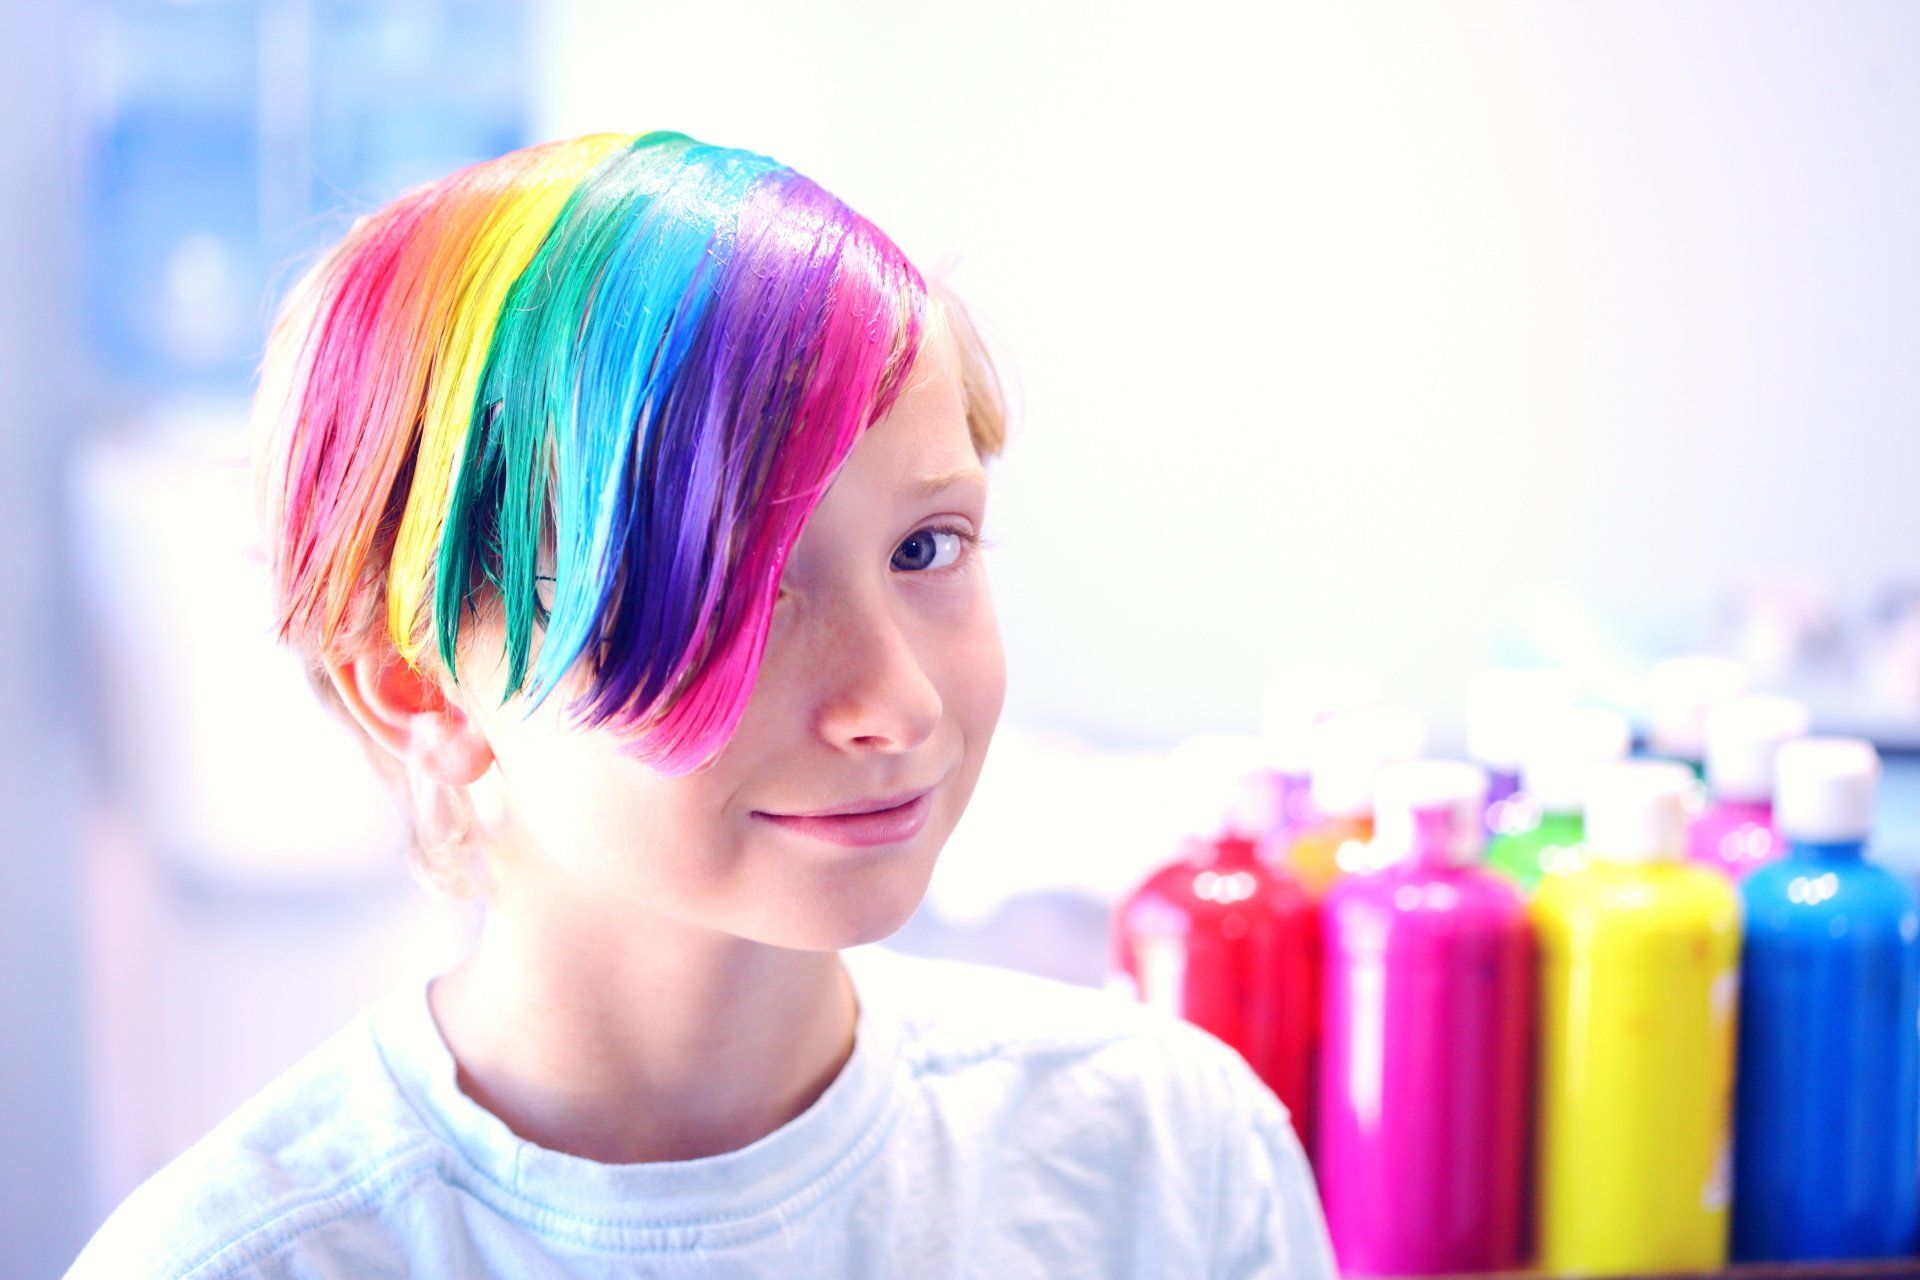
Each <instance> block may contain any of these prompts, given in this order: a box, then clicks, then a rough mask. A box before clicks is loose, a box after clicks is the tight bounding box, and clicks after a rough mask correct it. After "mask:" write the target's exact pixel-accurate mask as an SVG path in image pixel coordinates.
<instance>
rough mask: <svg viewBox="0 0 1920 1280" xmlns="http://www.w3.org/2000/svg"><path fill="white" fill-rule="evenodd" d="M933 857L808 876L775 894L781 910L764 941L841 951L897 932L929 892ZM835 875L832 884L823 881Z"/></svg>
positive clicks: (802, 948)
mask: <svg viewBox="0 0 1920 1280" xmlns="http://www.w3.org/2000/svg"><path fill="white" fill-rule="evenodd" d="M932 872H933V859H932V858H927V859H925V860H924V864H923V860H921V859H919V858H914V857H912V856H911V855H904V856H902V858H901V859H900V860H899V861H897V862H893V863H890V864H882V865H876V866H871V867H866V868H862V869H861V870H859V871H857V872H852V871H848V870H846V869H842V870H841V871H840V872H839V873H837V874H835V875H831V876H828V877H822V876H818V875H815V876H809V877H807V878H806V880H807V882H808V883H807V884H806V885H805V887H803V886H801V885H795V886H793V887H791V888H789V889H785V890H783V891H781V892H780V893H779V894H778V895H777V901H779V903H780V908H779V911H778V915H777V916H776V918H775V919H773V920H770V921H768V926H769V927H768V929H767V930H766V933H765V934H764V935H762V936H760V939H759V940H760V941H762V942H767V943H771V944H773V945H775V946H782V947H791V948H793V949H794V950H797V951H840V950H843V949H845V948H847V947H858V946H862V945H864V944H866V943H869V942H880V941H882V940H884V939H886V938H890V937H892V936H893V935H894V934H896V933H898V932H899V931H900V929H901V928H902V926H904V925H905V924H906V923H907V921H908V920H910V919H911V918H912V917H913V913H914V912H915V911H917V910H919V908H920V903H921V902H922V900H924V899H925V897H926V894H927V882H928V880H929V879H930V878H931V876H932ZM823 880H831V881H832V883H822V882H823Z"/></svg>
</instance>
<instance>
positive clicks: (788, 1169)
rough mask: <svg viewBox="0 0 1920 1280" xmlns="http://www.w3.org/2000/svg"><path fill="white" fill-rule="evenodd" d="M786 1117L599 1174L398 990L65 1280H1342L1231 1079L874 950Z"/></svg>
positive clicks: (1169, 1037)
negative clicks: (844, 1024) (465, 1086)
mask: <svg viewBox="0 0 1920 1280" xmlns="http://www.w3.org/2000/svg"><path fill="white" fill-rule="evenodd" d="M841 954H842V956H843V957H844V959H845V961H846V964H847V969H848V972H849V975H850V976H851V979H852V981H853V984H854V989H855V993H856V997H857V1000H858V1003H859V1014H858V1023H857V1030H856V1032H855V1041H854V1048H853V1052H852V1054H851V1056H850V1057H849V1058H848V1060H847V1063H846V1065H845V1066H844V1067H843V1068H842V1069H841V1071H840V1074H839V1075H837V1076H836V1077H834V1079H833V1082H832V1083H831V1084H830V1085H829V1086H828V1087H827V1089H826V1090H825V1092H823V1093H822V1094H821V1095H820V1097H819V1098H817V1099H816V1100H815V1101H814V1103H813V1105H812V1106H811V1107H809V1108H808V1109H807V1110H806V1111H805V1112H803V1113H802V1114H801V1115H799V1116H798V1117H796V1118H795V1119H793V1120H792V1121H790V1122H788V1123H787V1124H785V1125H783V1126H782V1127H780V1128H779V1129H777V1130H775V1131H774V1132H772V1133H770V1134H768V1135H766V1136H765V1137H763V1138H761V1139H759V1140H758V1141H756V1142H753V1143H751V1144H750V1145H748V1146H746V1147H743V1148H741V1149H739V1150H737V1151H730V1152H726V1153H724V1154H721V1155H715V1156H707V1157H702V1158H700V1159H696V1160H680V1161H665V1162H658V1163H641V1164H603V1163H600V1162H597V1161H593V1160H588V1159H583V1158H581V1157H578V1156H572V1155H566V1154H563V1153H561V1152H557V1151H553V1150H550V1149H548V1148H544V1147H540V1146H537V1145H535V1144H533V1143H530V1142H527V1141H525V1140H523V1139H521V1138H519V1137H517V1136H515V1135H514V1133H513V1132H512V1131H511V1130H510V1129H508V1128H507V1126H506V1125H505V1124H504V1123H503V1122H502V1121H501V1120H500V1119H499V1118H498V1117H496V1116H494V1115H493V1114H492V1113H491V1112H489V1111H487V1110H485V1109H484V1108H482V1107H481V1106H480V1105H479V1104H477V1103H475V1102H474V1101H473V1100H472V1099H471V1098H469V1097H467V1096H466V1094H464V1093H463V1092H461V1091H460V1089H459V1087H458V1086H457V1084H456V1083H455V1074H454V1060H453V1057H452V1055H451V1053H450V1052H449V1050H448V1049H447V1046H446V1042H445V1041H444V1040H443V1039H442V1038H441V1036H440V1033H439V1030H438V1027H437V1025H436V1024H435V1022H434V1019H433V1015H432V1012H431V1010H430V1007H429V1005H428V1003H427V994H426V987H427V978H426V977H424V976H423V977H420V978H415V979H409V980H408V981H406V982H405V983H403V984H402V985H401V986H399V987H398V988H396V989H395V991H394V992H393V993H392V994H391V995H389V996H388V997H386V998H385V999H383V1000H381V1001H380V1002H379V1003H377V1004H375V1005H373V1006H371V1007H370V1008H368V1009H367V1010H365V1011H364V1012H363V1013H361V1014H360V1015H359V1016H358V1017H356V1018H355V1019H354V1020H353V1021H351V1022H350V1023H348V1024H347V1026H346V1027H345V1028H343V1029H342V1030H340V1031H339V1032H337V1033H335V1034H334V1035H333V1036H331V1037H330V1038H329V1039H328V1040H327V1041H325V1042H324V1043H323V1044H321V1045H320V1046H319V1047H318V1048H317V1049H315V1050H314V1051H313V1052H312V1053H311V1054H309V1055H308V1056H307V1057H306V1058H305V1059H303V1060H302V1061H301V1062H300V1063H298V1064H297V1065H295V1066H294V1067H293V1068H291V1069H290V1070H289V1071H288V1072H287V1073H286V1074H285V1075H283V1076H281V1077H280V1078H279V1079H278V1080H276V1081H274V1082H273V1083H272V1084H270V1085H269V1086H268V1087H267V1088H266V1089H265V1090H263V1091H262V1092H261V1093H260V1094H258V1095H257V1096H255V1097H254V1098H253V1099H251V1100H250V1101H248V1102H247V1103H246V1104H245V1105H243V1106H242V1107H241V1108H240V1109H239V1110H238V1111H236V1112H235V1113H234V1114H233V1115H232V1116H230V1117H228V1118H227V1119H226V1120H225V1121H223V1122H222V1123H221V1124H220V1125H218V1126H217V1127H216V1128H215V1129H214V1130H213V1131H212V1132H211V1133H209V1134H208V1135H207V1136H206V1137H204V1138H202V1139H201V1140H200V1141H199V1142H198V1143H196V1144H195V1145H194V1146H193V1147H192V1148H191V1149H189V1150H188V1151H187V1152H186V1153H185V1154H183V1155H181V1156H180V1157H179V1158H178V1159H176V1160H174V1161H173V1162H172V1163H170V1164H168V1165H167V1166H166V1167H165V1168H163V1169H161V1170H160V1171H159V1172H158V1173H156V1174H155V1175H154V1176H153V1177H151V1178H150V1179H148V1180H147V1181H146V1182H145V1183H143V1184H142V1185H141V1186H140V1187H139V1188H138V1189H137V1190H136V1191H135V1192H134V1193H133V1194H132V1195H131V1196H129V1197H128V1198H127V1200H126V1201H125V1202H124V1203H123V1204H121V1206H120V1207H119V1208H118V1209H116V1210H115V1211H114V1213H113V1214H112V1216H111V1217H109V1218H108V1220H107V1222H106V1224H105V1225H104V1226H102V1227H101V1228H100V1230H99V1232H98V1233H97V1234H96V1235H95V1236H94V1237H93V1239H92V1241H91V1242H90V1243H89V1244H88V1245H87V1247H86V1249H85V1250H84V1251H83V1252H82V1253H81V1255H80V1257H79V1259H78V1261H76V1262H75V1264H74V1266H73V1269H72V1270H71V1271H70V1272H69V1273H68V1275H69V1277H70V1280H94V1278H96V1277H97V1278H99V1280H137V1278H139V1277H159V1276H165V1277H193V1278H194V1280H215V1277H238V1276H247V1277H269V1276H270V1277H284V1278H287V1280H293V1278H296V1277H297V1278H299V1280H316V1278H319V1277H328V1278H333V1277H338V1278H340V1280H346V1278H348V1277H351V1278H352V1280H373V1278H374V1277H385V1276H431V1277H441V1276H446V1277H481V1276H506V1277H515V1278H516V1280H535V1278H538V1277H561V1276H566V1277H581V1276H622V1277H631V1276H653V1277H693V1276H703V1277H728V1278H729V1280H734V1278H743V1277H760V1276H765V1277H779V1278H780V1280H797V1278H804V1280H827V1278H829V1277H887V1278H888V1280H897V1278H902V1277H910V1278H918V1277H959V1276H980V1277H992V1280H1020V1278H1022V1277H1029V1276H1031V1277H1047V1278H1048V1280H1059V1278H1060V1277H1080V1276H1086V1277H1141V1278H1142V1280H1147V1278H1151V1280H1172V1278H1174V1277H1227V1276H1231V1277H1254V1276H1259V1277H1269V1276H1297V1277H1302V1278H1303V1280H1332V1278H1333V1276H1334V1274H1335V1273H1334V1266H1333V1257H1332V1251H1331V1249H1330V1248H1329V1246H1328V1243H1327V1233H1326V1225H1325V1222H1324V1219H1323V1218H1322V1216H1321V1212H1320V1205H1319V1201H1318V1198H1317V1197H1316V1195H1315V1192H1314V1185H1313V1178H1312V1173H1311V1171H1310V1170H1309V1169H1308V1167H1307V1163H1306V1160H1305V1158H1304V1156H1303V1154H1302V1151H1301V1148H1300V1143H1299V1141H1298V1139H1297V1138H1296V1137H1295V1135H1294V1131H1293V1127H1292V1125H1291V1124H1290V1123H1289V1120H1288V1117H1287V1113H1286V1111H1285V1109H1284V1108H1283V1106H1282V1105H1281V1103H1280V1101H1279V1099H1278V1098H1276V1097H1275V1096H1274V1094H1273V1093H1272V1091H1271V1090H1269V1089H1268V1088H1267V1087H1266V1085H1265V1084H1263V1083H1262V1082H1261V1081H1260V1079H1259V1077H1257V1076H1256V1075H1254V1073H1253V1072H1252V1070H1251V1069H1250V1068H1249V1067H1248V1066H1247V1065H1246V1063H1245V1061H1244V1060H1243V1059H1242V1058H1241V1057H1240V1055H1239V1054H1238V1053H1236V1052H1235V1051H1234V1050H1232V1049H1231V1048H1229V1047H1228V1046H1227V1045H1226V1044H1224V1043H1223V1042H1221V1041H1220V1040H1218V1039H1216V1038H1215V1037H1214V1036H1212V1035H1210V1034H1209V1033H1207V1032H1205V1031H1202V1030H1201V1029H1199V1028H1197V1027H1194V1026H1191V1025H1189V1024H1188V1023H1185V1022H1182V1021H1180V1020H1179V1019H1177V1018H1175V1017H1173V1016H1171V1015H1169V1014H1166V1013H1163V1012H1161V1011H1158V1010H1155V1009H1151V1008H1148V1007H1146V1006H1144V1005H1140V1004H1138V1003H1136V1002H1134V1001H1132V1000H1131V999H1129V998H1128V997H1127V996H1125V995H1123V994H1118V993H1116V992H1112V991H1096V990H1093V989H1090V988H1085V987H1078V986H1073V985H1071V984H1068V983H1064V982H1059V981H1055V980H1053V979H1048V978H1042V977H1037V976H1034V975H1031V974H1025V973H1018V972H1014V971H1012V970H1003V969H997V968H992V967H989V966H986V965H979V964H972V963H968V962H964V961H958V960H934V959H925V958H921V957H915V956H908V955H905V954H902V953H900V952H896V951H892V950H890V949H888V948H885V947H882V946H878V945H873V946H864V947H855V948H851V949H849V950H847V951H844V952H842V953H841Z"/></svg>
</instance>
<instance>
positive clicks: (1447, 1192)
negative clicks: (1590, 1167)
mask: <svg viewBox="0 0 1920 1280" xmlns="http://www.w3.org/2000/svg"><path fill="white" fill-rule="evenodd" d="M1486 792H1487V778H1486V772H1485V770H1483V769H1481V768H1479V767H1477V766H1475V765H1471V764H1465V763H1461V762H1455V761H1442V760H1416V761H1407V762H1402V763H1399V764H1394V765H1388V766H1386V767H1384V768H1383V769H1382V770H1381V772H1380V775H1379V780H1378V784H1377V789H1376V822H1377V827H1376V835H1375V845H1376V851H1377V853H1378V854H1379V856H1381V857H1383V858H1390V859H1391V861H1389V862H1387V863H1386V865H1384V866H1383V867H1381V868H1380V869H1379V870H1376V871H1373V872H1371V873H1369V874H1365V875H1356V876H1348V877H1346V878H1344V879H1342V880H1340V881H1339V882H1337V883H1336V884H1335V885H1334V886H1333V887H1332V888H1331V889H1330V890H1329V892H1328V894H1327V897H1326V900H1325V903H1324V914H1323V918H1322V927H1323V945H1324V953H1323V954H1324V962H1323V980H1324V983H1325V986H1324V988H1323V990H1324V997H1323V1004H1322V1020H1321V1043H1320V1060H1319V1061H1320V1070H1319V1081H1318V1086H1319V1088H1318V1098H1319V1107H1318V1113H1317V1116H1316V1127H1317V1139H1318V1149H1317V1159H1316V1160H1315V1167H1316V1170H1317V1173H1318V1176H1319V1180H1320V1195H1321V1200H1322V1202H1323V1204H1324V1205H1325V1208H1326V1215H1327V1225H1328V1228H1329V1230H1330V1231H1331V1233H1332V1237H1333V1245H1334V1252H1335V1254H1336V1255H1337V1257H1338V1259H1339V1263H1340V1269H1341V1271H1342V1272H1343V1273H1344V1274H1346V1275H1349V1276H1385V1275H1433V1274H1440V1273H1449V1272H1467V1271H1504V1270H1511V1269H1516V1268H1518V1267H1520V1266H1521V1265H1522V1264H1523V1263H1524V1261H1525V1257H1526V1239H1527V1237H1526V1230H1527V1212H1528V1207H1529V1199H1528V1195H1527V1184H1528V1176H1529V1161H1528V1152H1529V1135H1530V1130H1529V1117H1530V1115H1531V1095H1530V1092H1529V1090H1530V1076H1531V1072H1530V1059H1531V1054H1532V1040H1533V1027H1534V997H1533V981H1534V979H1533V970H1534V942H1533V931H1532V927H1531V925H1530V924H1529V923H1528V919H1527V913H1526V905H1525V900H1524V898H1523V896H1522V894H1521V892H1520V890H1519V889H1518V888H1517V887H1515V886H1514V885H1512V884H1511V883H1509V882H1508V881H1506V880H1504V879H1502V878H1500V877H1499V876H1496V875H1494V874H1492V873H1491V872H1488V871H1486V870H1485V869H1483V868H1482V867H1481V866H1480V865H1479V860H1480V854H1481V849H1482V846H1483V844H1484V841H1485V826H1484V824H1483V806H1484V804H1485V799H1486Z"/></svg>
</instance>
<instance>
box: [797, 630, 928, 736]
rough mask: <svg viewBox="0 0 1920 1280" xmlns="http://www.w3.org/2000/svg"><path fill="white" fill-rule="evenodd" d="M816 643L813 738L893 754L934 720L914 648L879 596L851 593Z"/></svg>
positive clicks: (923, 732) (924, 675) (924, 672)
mask: <svg viewBox="0 0 1920 1280" xmlns="http://www.w3.org/2000/svg"><path fill="white" fill-rule="evenodd" d="M858 594H859V595H861V596H862V597H865V598H863V599H860V600H851V601H849V602H848V606H847V607H846V608H845V609H844V610H840V611H838V616H837V617H835V618H833V619H832V620H831V621H830V623H829V631H828V634H829V635H831V636H832V637H833V639H832V640H831V641H830V642H828V643H827V644H824V645H822V646H820V648H819V650H818V651H817V652H818V655H819V658H818V660H819V662H820V664H821V672H820V674H821V676H822V681H821V687H822V688H823V689H824V690H825V692H824V693H823V695H822V697H821V700H820V703H819V710H818V713H817V718H818V725H819V732H820V736H821V737H822V738H824V739H825V740H826V741H828V742H830V743H832V744H834V745H835V746H837V747H840V748H842V749H844V750H848V751H854V752H881V753H887V754H899V753H902V752H907V751H911V750H913V749H914V748H915V747H917V746H919V745H920V744H921V743H922V742H925V741H926V740H927V739H928V738H929V737H931V736H932V735H933V732H934V730H935V729H936V728H937V727H938V726H939V724H940V714H941V709H942V708H941V700H940V691H939V689H938V688H937V687H936V686H935V684H934V682H933V679H932V677H931V675H930V674H929V672H928V669H927V666H926V664H925V663H924V662H923V661H922V657H921V653H920V649H919V646H918V645H917V644H916V641H915V637H914V636H913V635H912V634H911V632H910V630H909V629H908V628H907V627H905V626H902V624H901V619H900V618H899V617H898V616H896V612H895V605H894V603H893V602H891V601H889V600H887V599H886V598H885V597H884V594H876V593H864V592H863V593H858Z"/></svg>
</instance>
